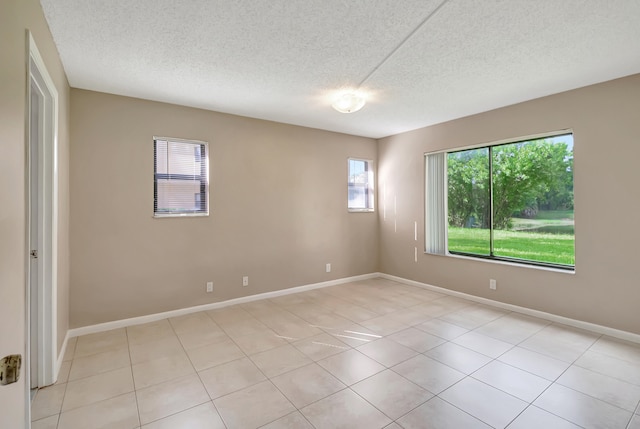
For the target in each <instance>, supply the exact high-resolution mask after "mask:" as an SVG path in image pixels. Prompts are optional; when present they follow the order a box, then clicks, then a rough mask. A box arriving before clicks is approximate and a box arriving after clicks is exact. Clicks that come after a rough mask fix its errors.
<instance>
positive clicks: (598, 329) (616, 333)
mask: <svg viewBox="0 0 640 429" xmlns="http://www.w3.org/2000/svg"><path fill="white" fill-rule="evenodd" d="M379 276H380V277H382V278H384V279H387V280H394V281H397V282H399V283H404V284H406V285H409V286H417V287H420V288H423V289H429V290H432V291H434V292H440V293H444V294H447V295H451V296H455V297H458V298H464V299H468V300H469V301H474V302H478V303H480V304H486V305H491V306H493V307H497V308H502V309H504V310H509V311H515V312H516V313H521V314H526V315H528V316H533V317H538V318H540V319H544V320H549V321H551V322H556V323H562V324H564V325H569V326H573V327H574V328H580V329H584V330H587V331H591V332H595V333H597V334H604V335H608V336H610V337H615V338H618V339H621V340H625V341H631V342H634V343H640V335H638V334H634V333H632V332H627V331H622V330H620V329H614V328H609V327H607V326H602V325H597V324H595V323H590V322H584V321H582V320H576V319H570V318H568V317H564V316H558V315H556V314H551V313H545V312H544V311H539V310H533V309H530V308H526V307H520V306H518V305H513V304H507V303H504V302H500V301H494V300H492V299H488V298H482V297H479V296H475V295H469V294H467V293H463V292H457V291H454V290H450V289H445V288H442V287H438V286H433V285H430V284H427V283H421V282H418V281H415V280H409V279H405V278H402V277H397V276H392V275H390V274H384V273H380V275H379Z"/></svg>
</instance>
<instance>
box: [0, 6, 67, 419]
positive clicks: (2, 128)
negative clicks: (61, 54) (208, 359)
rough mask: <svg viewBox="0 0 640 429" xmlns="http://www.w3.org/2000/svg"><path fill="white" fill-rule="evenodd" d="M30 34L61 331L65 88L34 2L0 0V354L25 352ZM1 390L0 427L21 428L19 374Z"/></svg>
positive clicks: (22, 393) (23, 392) (64, 301)
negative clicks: (40, 69)
mask: <svg viewBox="0 0 640 429" xmlns="http://www.w3.org/2000/svg"><path fill="white" fill-rule="evenodd" d="M27 29H29V30H31V32H32V34H33V36H34V39H35V41H36V44H37V45H38V49H39V50H40V53H41V54H42V56H43V57H44V61H45V63H46V66H47V69H48V71H49V74H50V75H51V77H52V79H53V80H54V83H55V85H56V88H57V90H58V94H59V103H60V106H59V108H60V110H59V124H58V131H59V134H58V141H59V146H60V153H59V166H60V176H59V192H60V194H59V197H60V201H59V210H60V211H59V224H58V228H59V234H60V237H59V242H58V263H59V265H58V316H59V319H58V332H59V338H58V346H60V345H61V344H62V341H63V340H64V336H65V335H66V332H67V328H68V296H69V295H68V294H69V269H68V266H69V261H68V258H69V252H68V225H69V210H68V209H69V180H68V165H69V145H68V143H69V136H68V120H69V85H68V83H67V79H66V77H65V74H64V70H63V68H62V65H61V63H60V60H59V58H58V53H57V50H56V48H55V46H54V44H53V39H52V37H51V34H50V33H49V28H48V26H47V23H46V22H45V19H44V15H43V13H42V10H41V8H40V3H39V2H38V1H37V0H3V1H2V2H0V153H1V155H0V207H1V210H0V357H3V356H5V355H8V354H14V353H18V354H22V355H23V357H24V355H25V343H26V320H25V319H26V302H25V294H26V290H25V282H26V278H25V272H26V264H27V258H26V255H27V249H26V246H25V240H26V235H25V234H26V232H25V229H26V191H25V189H26V167H25V166H26V146H25V112H26V94H27V68H26V67H27V47H26V46H27V35H26V30H27ZM27 371H28V368H27V367H26V366H25V367H23V372H22V376H21V380H20V382H18V383H15V384H12V385H8V386H0V404H2V405H1V406H0V410H2V412H0V427H3V428H20V427H23V426H24V422H25V416H26V403H25V399H26V394H27V393H26V378H27V377H26V375H25V374H26V372H27Z"/></svg>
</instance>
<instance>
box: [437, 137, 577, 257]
mask: <svg viewBox="0 0 640 429" xmlns="http://www.w3.org/2000/svg"><path fill="white" fill-rule="evenodd" d="M426 161H427V162H426V166H427V167H426V168H427V174H426V180H427V199H426V201H427V211H426V215H427V222H426V225H427V251H428V252H430V253H441V254H444V253H447V252H448V253H450V254H459V255H467V256H475V257H480V258H489V259H498V260H506V261H514V262H522V263H529V264H536V265H544V266H552V267H557V268H565V269H573V268H574V267H575V246H574V240H575V233H574V206H573V135H572V134H571V133H563V134H557V135H552V136H547V137H543V138H535V139H528V140H523V141H515V142H512V143H502V144H496V145H490V146H486V147H479V148H472V149H465V150H457V151H450V152H446V153H438V154H428V155H427V160H426ZM438 201H439V202H438ZM429 218H432V219H431V221H430V220H429ZM434 219H435V220H434ZM438 219H439V220H438ZM443 236H446V240H444V239H443Z"/></svg>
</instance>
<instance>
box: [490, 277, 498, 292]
mask: <svg viewBox="0 0 640 429" xmlns="http://www.w3.org/2000/svg"><path fill="white" fill-rule="evenodd" d="M497 287H498V285H497V284H496V281H495V280H494V279H489V289H491V290H496V288H497Z"/></svg>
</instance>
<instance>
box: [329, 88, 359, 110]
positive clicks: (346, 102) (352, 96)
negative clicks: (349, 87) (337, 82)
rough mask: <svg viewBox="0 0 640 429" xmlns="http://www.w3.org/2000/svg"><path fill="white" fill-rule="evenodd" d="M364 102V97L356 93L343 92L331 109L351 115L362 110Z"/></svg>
mask: <svg viewBox="0 0 640 429" xmlns="http://www.w3.org/2000/svg"><path fill="white" fill-rule="evenodd" d="M365 102H366V100H365V99H364V97H363V96H362V95H360V94H358V93H356V92H352V91H349V92H343V93H342V94H340V95H339V96H338V97H337V98H336V99H335V101H334V102H333V104H332V105H331V107H333V108H334V109H336V110H337V111H338V112H340V113H353V112H357V111H358V110H360V109H362V107H363V106H364V104H365Z"/></svg>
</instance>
